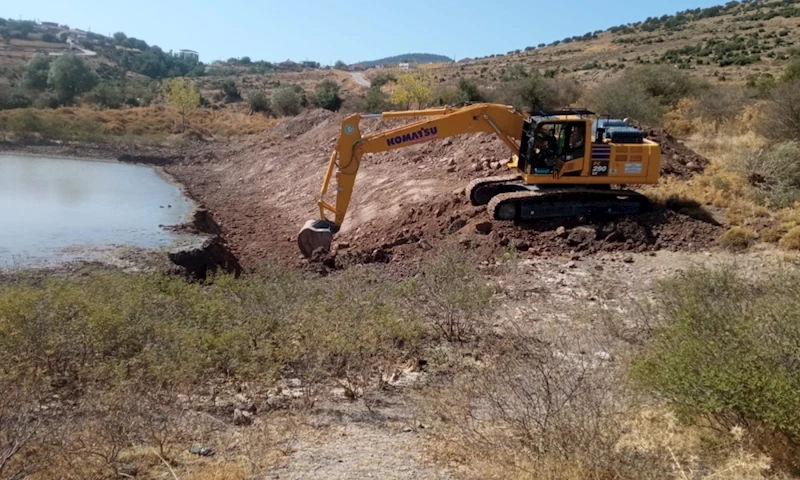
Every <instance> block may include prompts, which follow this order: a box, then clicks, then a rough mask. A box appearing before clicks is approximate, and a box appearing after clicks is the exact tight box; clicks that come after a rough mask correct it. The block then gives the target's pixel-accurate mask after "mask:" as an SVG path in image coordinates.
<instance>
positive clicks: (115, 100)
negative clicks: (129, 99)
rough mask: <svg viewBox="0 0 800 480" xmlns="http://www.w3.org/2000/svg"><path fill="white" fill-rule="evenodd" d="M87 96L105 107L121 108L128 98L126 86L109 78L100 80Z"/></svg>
mask: <svg viewBox="0 0 800 480" xmlns="http://www.w3.org/2000/svg"><path fill="white" fill-rule="evenodd" d="M87 97H88V98H87V100H89V101H91V102H93V103H96V104H97V105H100V106H101V107H103V108H120V107H122V105H123V104H124V103H125V99H126V95H125V90H124V88H123V87H122V86H120V85H118V84H115V83H113V82H110V81H107V80H104V81H102V82H100V84H99V85H97V87H95V89H94V90H92V92H91V93H90V94H89V95H88V96H87Z"/></svg>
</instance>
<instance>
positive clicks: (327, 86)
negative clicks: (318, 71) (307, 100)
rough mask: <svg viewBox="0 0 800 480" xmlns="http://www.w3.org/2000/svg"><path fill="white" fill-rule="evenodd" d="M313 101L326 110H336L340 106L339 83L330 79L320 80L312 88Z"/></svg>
mask: <svg viewBox="0 0 800 480" xmlns="http://www.w3.org/2000/svg"><path fill="white" fill-rule="evenodd" d="M314 102H315V103H316V104H317V106H319V107H322V108H324V109H326V110H330V111H332V112H336V111H338V110H339V109H340V108H341V107H342V97H340V96H339V85H338V84H337V83H336V82H334V81H332V80H323V81H321V82H320V83H319V84H317V87H316V88H315V89H314Z"/></svg>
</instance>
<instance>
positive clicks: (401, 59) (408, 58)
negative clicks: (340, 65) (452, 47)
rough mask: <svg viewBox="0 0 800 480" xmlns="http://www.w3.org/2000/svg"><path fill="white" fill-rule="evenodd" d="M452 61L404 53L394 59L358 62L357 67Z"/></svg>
mask: <svg viewBox="0 0 800 480" xmlns="http://www.w3.org/2000/svg"><path fill="white" fill-rule="evenodd" d="M452 61H453V59H452V58H450V57H446V56H444V55H436V54H435V53H404V54H402V55H395V56H393V57H386V58H379V59H377V60H369V61H366V62H357V63H356V64H355V65H361V66H362V67H364V68H370V67H376V66H378V65H395V64H398V63H405V62H416V63H438V62H452Z"/></svg>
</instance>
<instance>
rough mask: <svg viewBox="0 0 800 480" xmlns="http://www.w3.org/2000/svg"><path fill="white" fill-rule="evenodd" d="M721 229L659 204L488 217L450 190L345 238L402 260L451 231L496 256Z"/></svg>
mask: <svg viewBox="0 0 800 480" xmlns="http://www.w3.org/2000/svg"><path fill="white" fill-rule="evenodd" d="M721 232H722V228H721V227H720V226H717V225H715V224H713V223H708V222H706V221H702V220H698V219H696V218H693V217H689V216H687V215H684V214H681V213H678V212H675V211H673V210H669V209H663V208H657V209H655V210H652V211H648V212H645V213H642V214H639V215H633V216H627V217H621V218H620V217H616V218H606V219H602V218H593V219H553V220H541V221H537V222H535V223H532V224H511V223H506V222H493V221H489V219H488V218H487V215H486V211H485V209H484V208H480V207H473V206H471V205H469V203H468V202H467V201H466V199H465V198H464V196H463V195H459V196H455V195H452V196H451V197H450V198H445V199H442V200H440V201H437V202H432V203H430V204H428V205H423V206H420V207H418V208H413V209H411V210H410V211H409V212H408V216H407V217H406V218H405V219H404V220H403V221H401V222H399V223H398V224H397V225H396V226H395V227H394V228H393V229H387V228H385V227H383V228H368V227H362V228H361V229H360V232H359V233H358V234H356V235H355V236H353V237H352V242H346V243H345V244H346V245H348V246H349V245H350V244H351V243H352V244H353V245H359V247H361V248H363V249H364V251H372V249H381V250H382V251H390V252H392V258H393V259H395V260H397V261H403V259H408V258H410V257H415V256H416V253H417V250H423V251H424V250H428V249H430V248H431V246H432V245H435V244H436V243H437V242H439V241H441V240H442V239H443V238H445V237H447V236H452V235H454V236H455V237H457V238H458V241H459V242H460V243H461V245H463V246H465V247H467V248H470V249H473V250H476V251H477V252H479V253H480V254H481V255H482V256H484V257H486V258H493V257H494V258H496V257H497V256H498V255H499V253H500V252H501V251H502V250H503V249H506V248H509V247H512V248H515V249H516V250H518V251H521V252H526V253H530V254H534V255H568V254H572V255H575V254H593V253H599V252H615V251H625V252H646V251H654V250H661V249H665V250H674V251H677V250H683V251H696V250H702V249H707V248H711V247H712V246H713V243H714V240H715V239H716V237H717V236H718V235H719V234H720V233H721ZM409 245H411V246H413V247H414V248H413V249H411V248H409Z"/></svg>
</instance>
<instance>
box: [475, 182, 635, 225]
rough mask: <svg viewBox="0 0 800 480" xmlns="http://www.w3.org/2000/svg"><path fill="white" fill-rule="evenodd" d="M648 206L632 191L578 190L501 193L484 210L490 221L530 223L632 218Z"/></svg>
mask: <svg viewBox="0 0 800 480" xmlns="http://www.w3.org/2000/svg"><path fill="white" fill-rule="evenodd" d="M648 205H649V202H648V199H647V197H645V196H644V195H642V194H640V193H638V192H635V191H633V190H599V189H593V188H580V187H578V188H552V189H545V190H528V191H524V192H511V193H501V194H499V195H496V196H495V197H493V198H492V199H491V200H490V201H489V204H488V205H487V207H486V209H487V212H488V213H489V217H490V218H492V219H494V220H501V221H530V220H537V219H540V218H557V217H577V216H600V215H606V216H623V215H634V214H636V213H639V212H641V211H643V210H644V209H646V208H647V206H648Z"/></svg>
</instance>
